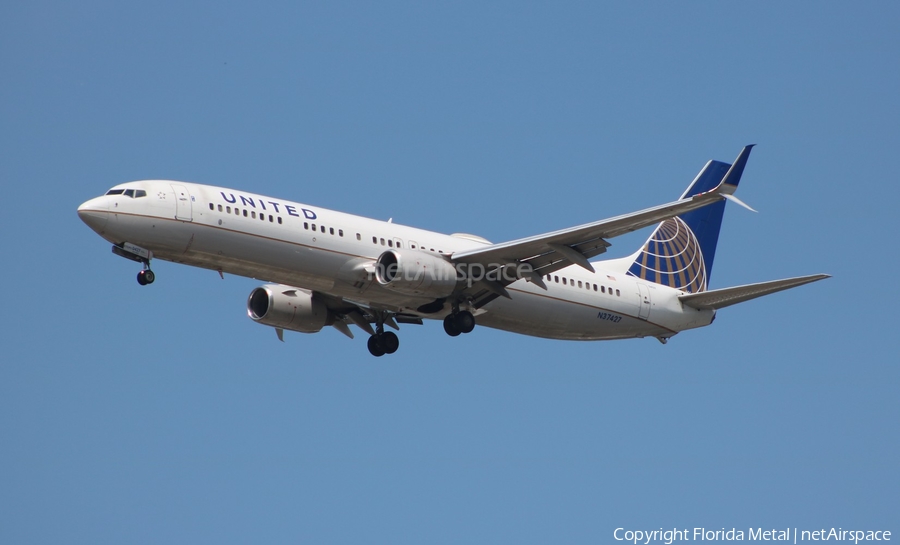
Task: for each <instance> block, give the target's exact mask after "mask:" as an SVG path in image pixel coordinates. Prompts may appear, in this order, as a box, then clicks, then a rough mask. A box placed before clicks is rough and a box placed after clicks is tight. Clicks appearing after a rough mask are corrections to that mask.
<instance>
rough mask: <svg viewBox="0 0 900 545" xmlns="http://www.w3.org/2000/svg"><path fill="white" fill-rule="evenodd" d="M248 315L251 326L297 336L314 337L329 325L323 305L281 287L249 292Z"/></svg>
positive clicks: (305, 293)
mask: <svg viewBox="0 0 900 545" xmlns="http://www.w3.org/2000/svg"><path fill="white" fill-rule="evenodd" d="M247 315H248V316H250V318H251V319H252V320H253V321H254V322H257V323H260V324H263V325H267V326H272V327H277V328H281V329H289V330H291V331H299V332H300V333H316V332H318V331H320V330H321V329H322V328H323V327H325V326H326V325H328V322H329V314H328V309H327V308H326V307H325V303H323V302H322V301H321V300H320V299H318V298H317V297H316V296H315V295H313V293H312V292H310V291H307V290H303V289H299V288H292V287H290V286H283V285H280V284H266V285H265V286H260V287H258V288H256V289H255V290H253V291H252V292H250V297H248V298H247Z"/></svg>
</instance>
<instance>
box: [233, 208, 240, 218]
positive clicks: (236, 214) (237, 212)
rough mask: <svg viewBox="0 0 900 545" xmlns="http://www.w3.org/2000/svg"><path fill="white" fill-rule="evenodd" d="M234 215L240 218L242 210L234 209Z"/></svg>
mask: <svg viewBox="0 0 900 545" xmlns="http://www.w3.org/2000/svg"><path fill="white" fill-rule="evenodd" d="M234 215H235V216H240V215H241V210H240V209H239V208H235V209H234Z"/></svg>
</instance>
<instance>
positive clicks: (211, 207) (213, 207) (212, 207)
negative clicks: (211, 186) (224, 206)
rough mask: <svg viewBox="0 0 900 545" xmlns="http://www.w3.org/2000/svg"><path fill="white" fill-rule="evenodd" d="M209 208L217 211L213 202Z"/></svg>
mask: <svg viewBox="0 0 900 545" xmlns="http://www.w3.org/2000/svg"><path fill="white" fill-rule="evenodd" d="M209 209H210V210H212V211H215V210H216V207H215V206H213V203H209Z"/></svg>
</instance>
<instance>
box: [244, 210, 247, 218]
mask: <svg viewBox="0 0 900 545" xmlns="http://www.w3.org/2000/svg"><path fill="white" fill-rule="evenodd" d="M244 217H245V218H246V217H247V211H246V210H244Z"/></svg>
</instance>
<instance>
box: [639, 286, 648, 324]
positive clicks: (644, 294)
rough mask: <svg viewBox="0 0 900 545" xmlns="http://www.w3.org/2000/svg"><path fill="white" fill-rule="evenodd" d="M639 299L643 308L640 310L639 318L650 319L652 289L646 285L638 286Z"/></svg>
mask: <svg viewBox="0 0 900 545" xmlns="http://www.w3.org/2000/svg"><path fill="white" fill-rule="evenodd" d="M637 286H638V291H639V292H640V293H639V295H638V296H639V297H640V299H641V302H640V304H641V306H640V308H639V309H638V318H640V319H641V320H646V319H648V318H650V288H648V287H647V285H646V284H640V283H639V284H638V285H637Z"/></svg>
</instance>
